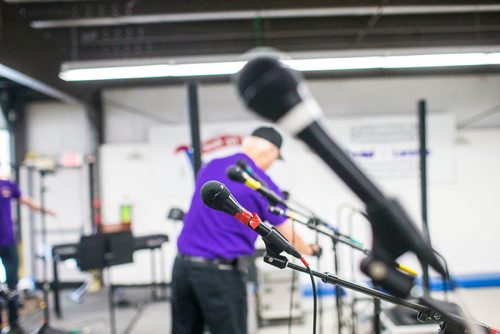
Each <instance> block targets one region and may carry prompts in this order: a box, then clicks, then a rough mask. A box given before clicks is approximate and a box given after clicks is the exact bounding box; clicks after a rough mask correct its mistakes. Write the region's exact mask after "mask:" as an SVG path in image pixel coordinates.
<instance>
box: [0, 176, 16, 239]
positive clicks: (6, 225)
mask: <svg viewBox="0 0 500 334" xmlns="http://www.w3.org/2000/svg"><path fill="white" fill-rule="evenodd" d="M19 197H21V192H20V191H19V187H18V186H17V184H15V183H14V182H12V181H7V180H0V247H6V246H12V245H13V244H14V243H15V238H14V224H13V222H12V212H11V202H12V199H13V198H19Z"/></svg>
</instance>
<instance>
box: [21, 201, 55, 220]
mask: <svg viewBox="0 0 500 334" xmlns="http://www.w3.org/2000/svg"><path fill="white" fill-rule="evenodd" d="M19 203H21V204H24V205H26V206H27V207H28V208H30V209H31V210H33V211H38V212H42V211H43V212H44V213H46V214H48V215H50V216H55V215H56V213H55V212H54V211H52V210H49V209H43V210H42V207H41V206H40V205H39V204H37V203H36V202H35V201H33V200H32V199H31V198H29V197H26V196H21V197H20V198H19Z"/></svg>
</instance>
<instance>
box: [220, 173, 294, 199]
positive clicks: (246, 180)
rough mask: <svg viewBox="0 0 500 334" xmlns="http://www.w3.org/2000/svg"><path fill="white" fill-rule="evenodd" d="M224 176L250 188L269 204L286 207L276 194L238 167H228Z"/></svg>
mask: <svg viewBox="0 0 500 334" xmlns="http://www.w3.org/2000/svg"><path fill="white" fill-rule="evenodd" d="M226 174H227V176H228V177H229V178H230V179H231V180H233V181H236V182H240V183H243V184H244V185H246V186H247V187H249V188H252V189H253V190H257V192H258V193H259V194H261V195H262V196H264V197H265V198H266V199H267V200H268V202H269V203H270V204H272V205H276V204H283V205H285V206H286V204H285V203H284V201H283V199H282V198H281V197H280V196H279V195H278V194H276V193H275V192H274V191H272V190H271V189H269V188H268V187H266V186H264V185H263V184H262V183H261V182H259V181H257V180H255V179H254V178H252V177H251V176H250V175H248V174H247V173H246V172H245V171H244V170H242V169H241V168H240V167H239V166H235V165H232V166H229V167H228V168H227V170H226Z"/></svg>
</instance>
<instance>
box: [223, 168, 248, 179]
mask: <svg viewBox="0 0 500 334" xmlns="http://www.w3.org/2000/svg"><path fill="white" fill-rule="evenodd" d="M226 174H227V176H228V177H229V178H230V179H231V180H233V181H236V182H245V178H244V177H243V170H242V169H241V168H240V167H238V166H235V165H232V166H229V167H228V168H227V170H226Z"/></svg>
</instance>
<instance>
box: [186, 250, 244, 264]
mask: <svg viewBox="0 0 500 334" xmlns="http://www.w3.org/2000/svg"><path fill="white" fill-rule="evenodd" d="M178 256H179V257H180V258H181V259H183V260H187V261H190V262H194V263H206V264H213V265H216V266H218V265H224V266H231V267H236V265H237V264H238V259H223V258H215V259H207V258H205V257H202V256H194V255H187V254H182V253H179V255H178Z"/></svg>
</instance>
